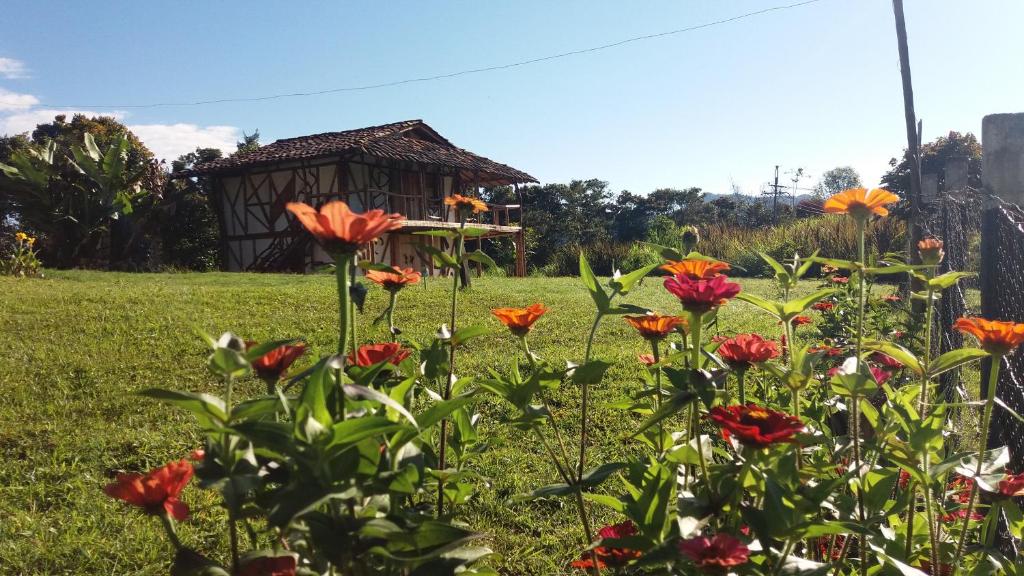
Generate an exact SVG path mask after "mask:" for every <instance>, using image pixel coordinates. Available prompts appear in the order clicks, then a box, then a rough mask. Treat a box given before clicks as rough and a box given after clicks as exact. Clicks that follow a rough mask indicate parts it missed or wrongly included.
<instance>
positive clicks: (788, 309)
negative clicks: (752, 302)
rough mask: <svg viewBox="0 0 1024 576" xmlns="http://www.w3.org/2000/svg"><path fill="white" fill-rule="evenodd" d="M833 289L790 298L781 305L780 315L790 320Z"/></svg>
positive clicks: (833, 290)
mask: <svg viewBox="0 0 1024 576" xmlns="http://www.w3.org/2000/svg"><path fill="white" fill-rule="evenodd" d="M835 291H836V290H835V288H822V289H821V290H817V291H815V292H812V293H810V294H808V295H807V296H804V297H803V298H796V299H794V300H790V301H789V302H786V303H785V304H784V305H783V306H782V314H781V316H782V317H783V320H790V319H792V318H794V317H795V316H797V315H799V314H800V313H801V312H803V311H804V310H807V309H808V308H810V307H811V305H813V304H814V303H815V302H817V301H818V300H821V299H822V298H824V297H826V296H829V295H831V294H834V293H835ZM740 296H742V294H740ZM737 297H739V296H737Z"/></svg>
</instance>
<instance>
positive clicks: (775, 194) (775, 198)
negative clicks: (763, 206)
mask: <svg viewBox="0 0 1024 576" xmlns="http://www.w3.org/2000/svg"><path fill="white" fill-rule="evenodd" d="M768 186H769V187H770V188H771V189H772V190H771V192H767V191H766V192H762V193H761V195H762V196H771V197H772V218H774V219H775V220H776V221H777V220H778V219H779V197H780V196H785V195H786V193H785V192H783V191H782V189H783V188H785V186H779V167H778V166H775V183H774V184H769V185H768Z"/></svg>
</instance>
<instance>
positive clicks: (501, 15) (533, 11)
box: [0, 0, 1024, 193]
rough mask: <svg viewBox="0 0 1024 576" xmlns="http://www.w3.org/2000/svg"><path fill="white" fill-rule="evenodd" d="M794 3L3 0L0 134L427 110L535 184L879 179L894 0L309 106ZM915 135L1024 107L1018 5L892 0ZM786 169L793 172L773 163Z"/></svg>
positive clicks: (900, 134) (314, 125)
mask: <svg viewBox="0 0 1024 576" xmlns="http://www.w3.org/2000/svg"><path fill="white" fill-rule="evenodd" d="M793 1H795V0H689V1H678V0H676V1H645V2H634V3H625V2H621V1H619V2H613V1H601V2H597V1H583V0H580V1H572V2H570V1H564V2H550V1H545V0H528V1H523V0H518V1H515V2H512V1H507V2H497V1H486V2H483V1H478V2H470V1H463V2H454V1H451V2H443V1H437V2H427V1H403V2H386V3H384V2H370V1H365V2H358V3H356V2H345V3H342V2H258V1H249V2H244V3H243V2H193V3H176V4H171V3H159V4H158V3H145V2H118V3H112V2H99V1H97V2H74V3H64V2H61V3H55V2H46V1H40V0H31V1H22V0H6V1H5V2H4V4H5V8H4V18H2V19H0V133H3V132H18V131H22V130H25V129H29V128H31V127H32V126H33V125H34V124H35V123H36V122H39V121H41V120H43V119H45V118H52V116H53V114H54V113H55V112H54V111H55V110H58V109H64V110H80V111H90V112H100V111H103V112H107V113H114V114H116V115H117V116H118V117H120V118H121V119H122V120H123V121H124V122H125V123H127V124H128V125H130V126H132V128H133V130H135V131H136V132H137V133H138V134H139V135H140V136H141V137H142V138H143V140H144V141H145V142H146V143H147V144H148V145H149V146H150V147H151V148H153V149H154V151H156V152H157V153H158V154H159V155H161V156H167V157H173V156H176V155H177V154H180V153H182V152H185V151H188V150H190V149H192V148H194V147H195V146H196V145H204V146H218V147H232V142H233V141H234V140H235V139H236V138H237V137H238V136H239V135H240V134H241V132H242V131H246V132H252V131H253V130H256V129H259V131H260V133H261V135H262V137H263V141H264V142H270V141H272V140H275V139H277V138H284V137H291V136H298V135H303V134H311V133H316V132H326V131H332V130H343V129H347V128H356V127H361V126H367V125H372V124H380V123H386V122H391V121H396V120H403V119H409V118H422V119H424V120H426V121H427V122H428V123H429V124H431V125H432V126H433V127H434V128H435V129H437V130H438V131H439V132H440V133H441V134H443V135H445V136H446V137H448V138H449V139H450V140H452V141H453V142H455V143H456V144H457V145H459V146H462V147H465V148H468V149H470V150H472V151H474V152H477V153H479V154H482V155H485V156H488V157H490V158H493V159H495V160H498V161H501V162H505V163H508V164H511V165H513V166H515V167H517V168H521V169H523V170H526V171H527V172H530V173H531V174H533V175H534V176H536V177H537V178H538V179H540V180H541V181H544V182H561V181H567V180H569V179H572V178H601V179H604V180H608V181H609V182H610V183H611V186H612V188H613V189H614V190H622V189H628V190H631V191H633V192H638V193H646V192H649V191H651V190H653V189H655V188H659V187H685V186H700V187H702V188H704V189H705V190H706V191H709V192H728V191H729V190H730V187H731V185H733V184H735V185H736V186H738V187H739V188H740V189H741V190H743V191H744V192H746V193H756V192H758V191H759V189H760V187H761V186H762V185H763V184H764V183H766V182H767V181H768V179H769V178H770V176H771V174H772V171H773V169H774V166H775V165H776V164H780V165H782V170H783V172H785V171H787V170H791V169H793V168H796V167H803V168H804V169H805V170H806V171H807V172H808V173H809V174H810V178H808V179H805V180H804V181H802V182H801V184H800V185H801V186H808V187H810V186H812V185H813V183H814V181H815V179H816V178H817V177H818V176H820V174H821V173H822V172H824V171H825V170H827V169H829V168H832V167H834V166H837V165H846V164H849V165H853V166H854V167H855V168H857V169H858V170H859V171H860V172H861V174H862V175H863V176H864V178H865V181H866V183H868V184H873V183H875V182H877V178H878V176H879V175H880V174H881V173H883V172H884V171H885V170H886V168H887V161H888V159H889V158H891V157H892V156H894V155H897V154H898V153H900V151H901V149H902V147H903V146H904V145H905V144H906V137H905V132H904V124H903V104H902V96H901V91H900V77H899V65H898V59H897V52H896V39H895V32H894V25H893V17H892V4H891V1H890V0H821V1H820V2H817V3H815V4H810V5H807V6H803V7H798V8H793V9H789V10H782V11H777V12H772V13H769V14H764V15H760V16H754V17H751V18H748V19H744V20H741V21H737V22H732V23H728V24H723V25H720V26H713V27H710V28H706V29H702V30H698V31H694V32H689V33H684V34H679V35H675V36H669V37H663V38H658V39H653V40H649V41H644V42H636V43H632V44H628V45H625V46H622V47H618V48H613V49H609V50H604V51H600V52H595V53H589V54H583V55H579V56H572V57H568V58H563V59H559V60H553V61H548V62H543V63H539V64H534V65H530V66H523V67H518V68H513V69H508V70H502V71H494V72H485V73H480V74H473V75H468V76H462V77H459V78H452V79H446V80H438V81H433V82H425V83H418V84H410V85H405V86H397V87H391V88H382V89H378V90H372V91H366V92H355V93H342V94H330V95H322V96H313V97H306V98H284V99H279V100H272V101H265V102H254V103H230V104H211V105H206V106H173V107H159V108H145V109H135V108H128V107H126V106H125V105H128V104H146V103H152V102H166V101H191V100H206V99H213V98H226V97H227V98H230V97H245V96H258V95H266V94H276V93H282V92H294V91H312V90H321V89H328V88H334V87H339V86H351V85H364V84H373V83H379V82H387V81H391V80H400V79H403V78H409V77H417V76H426V75H433V74H443V73H448V72H453V71H458V70H462V69H468V68H478V67H482V66H490V65H496V64H504V63H509V62H515V61H519V60H524V59H529V58H535V57H541V56H545V55H549V54H553V53H559V52H564V51H569V50H576V49H580V48H586V47H589V46H594V45H599V44H605V43H608V42H614V41H617V40H621V39H625V38H628V37H632V36H638V35H645V34H652V33H658V32H663V31H667V30H672V29H678V28H684V27H687V26H691V25H695V24H702V23H706V22H710V21H714V20H719V19H723V18H729V17H732V16H736V15H739V14H743V13H746V12H751V11H755V10H760V9H763V8H767V7H771V6H776V5H780V4H788V3H791V2H793ZM905 2H906V10H907V20H908V27H909V35H910V52H911V66H912V70H913V74H914V88H915V93H916V102H917V108H918V115H919V117H921V118H923V120H924V131H925V139H926V140H930V139H932V138H934V137H936V136H938V135H941V134H944V133H946V132H948V131H949V130H959V131H973V132H975V133H978V132H979V131H980V126H981V118H982V116H983V115H985V114H988V113H993V112H1017V111H1021V108H1024V34H1021V33H1020V23H1021V22H1024V2H1020V0H971V1H964V0H905ZM784 177H785V176H784Z"/></svg>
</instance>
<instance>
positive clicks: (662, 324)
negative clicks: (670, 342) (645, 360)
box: [624, 313, 686, 340]
mask: <svg viewBox="0 0 1024 576" xmlns="http://www.w3.org/2000/svg"><path fill="white" fill-rule="evenodd" d="M624 318H625V320H626V322H629V325H630V326H632V327H633V328H636V329H637V331H638V332H640V335H641V336H643V337H644V338H645V339H647V340H661V339H662V338H664V337H666V336H668V335H669V333H671V332H672V331H673V330H675V329H676V326H683V327H686V319H684V318H681V317H679V316H662V315H661V314H657V313H651V314H645V315H643V316H625V317H624Z"/></svg>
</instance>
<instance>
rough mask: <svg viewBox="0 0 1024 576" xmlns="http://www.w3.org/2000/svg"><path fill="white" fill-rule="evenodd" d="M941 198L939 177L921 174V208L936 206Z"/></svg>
mask: <svg viewBox="0 0 1024 576" xmlns="http://www.w3.org/2000/svg"><path fill="white" fill-rule="evenodd" d="M938 197H939V175H938V174H921V206H922V207H924V206H927V205H929V204H934V203H935V199H936V198H938Z"/></svg>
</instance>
